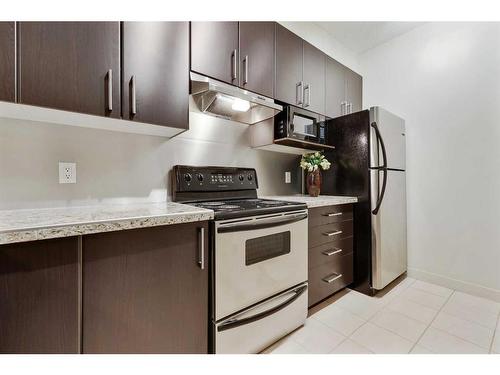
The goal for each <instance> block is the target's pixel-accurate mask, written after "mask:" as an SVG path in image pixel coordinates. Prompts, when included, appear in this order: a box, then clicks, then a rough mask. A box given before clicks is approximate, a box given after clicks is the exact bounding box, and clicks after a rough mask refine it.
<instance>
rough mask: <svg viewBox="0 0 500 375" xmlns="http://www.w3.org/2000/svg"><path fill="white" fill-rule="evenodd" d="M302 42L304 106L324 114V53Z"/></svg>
mask: <svg viewBox="0 0 500 375" xmlns="http://www.w3.org/2000/svg"><path fill="white" fill-rule="evenodd" d="M303 43H304V108H307V109H308V110H310V111H313V112H316V113H320V114H323V115H324V114H325V66H326V55H325V54H324V53H323V52H321V51H320V50H319V49H317V48H316V47H314V46H312V45H311V44H309V43H307V42H303Z"/></svg>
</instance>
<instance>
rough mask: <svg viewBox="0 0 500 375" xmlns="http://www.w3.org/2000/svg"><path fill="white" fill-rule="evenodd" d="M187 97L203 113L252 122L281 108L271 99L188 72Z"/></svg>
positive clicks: (262, 119) (279, 110) (268, 117)
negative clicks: (188, 93)
mask: <svg viewBox="0 0 500 375" xmlns="http://www.w3.org/2000/svg"><path fill="white" fill-rule="evenodd" d="M191 96H192V97H193V99H194V102H195V103H196V106H197V107H198V109H199V110H200V111H202V112H204V113H206V114H209V115H212V116H217V117H222V118H224V119H226V120H232V121H238V122H242V123H244V124H249V125H252V124H256V123H257V122H261V121H264V120H267V119H270V118H272V117H274V116H275V115H276V114H277V113H279V112H281V111H282V110H283V107H282V106H281V105H278V104H276V103H275V102H274V100H273V99H271V98H268V97H265V96H262V95H259V94H255V93H253V92H250V91H247V90H244V89H241V88H238V87H235V86H231V85H229V84H227V83H223V82H220V81H217V80H214V79H212V78H208V77H205V76H202V75H200V74H198V73H194V72H191Z"/></svg>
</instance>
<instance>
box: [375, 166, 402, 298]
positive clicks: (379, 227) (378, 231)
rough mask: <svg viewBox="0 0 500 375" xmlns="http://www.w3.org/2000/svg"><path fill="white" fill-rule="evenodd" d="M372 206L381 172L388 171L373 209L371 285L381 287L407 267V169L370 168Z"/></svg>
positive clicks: (378, 190)
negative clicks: (374, 211)
mask: <svg viewBox="0 0 500 375" xmlns="http://www.w3.org/2000/svg"><path fill="white" fill-rule="evenodd" d="M370 173H371V194H372V199H371V202H372V210H373V209H375V207H376V204H377V201H378V200H379V198H380V194H381V193H382V181H383V174H384V173H387V183H386V189H385V194H384V196H383V199H382V202H381V204H380V209H379V211H378V212H377V214H376V215H375V214H373V212H372V227H371V231H372V287H373V288H374V289H376V290H380V289H383V288H384V287H385V286H387V285H388V284H389V283H390V282H391V281H393V280H394V279H396V278H397V277H398V276H400V275H401V274H403V273H404V272H406V270H407V249H406V246H407V245H406V243H407V242H406V173H405V172H403V171H393V170H386V171H383V170H380V171H377V170H372V171H371V172H370Z"/></svg>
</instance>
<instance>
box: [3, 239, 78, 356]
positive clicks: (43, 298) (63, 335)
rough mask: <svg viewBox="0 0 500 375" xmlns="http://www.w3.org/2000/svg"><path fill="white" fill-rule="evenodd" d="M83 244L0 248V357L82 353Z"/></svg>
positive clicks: (38, 243)
mask: <svg viewBox="0 0 500 375" xmlns="http://www.w3.org/2000/svg"><path fill="white" fill-rule="evenodd" d="M78 287H79V273H78V238H77V237H68V238H61V239H54V240H41V241H33V242H24V243H19V244H9V245H2V246H0V353H46V354H49V353H52V354H54V353H74V354H76V353H79V352H80V331H79V329H80V323H79V307H80V306H79V303H78V301H79V299H78V289H79V288H78Z"/></svg>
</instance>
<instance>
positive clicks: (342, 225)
mask: <svg viewBox="0 0 500 375" xmlns="http://www.w3.org/2000/svg"><path fill="white" fill-rule="evenodd" d="M351 236H352V220H348V221H340V222H338V223H331V224H326V225H320V226H317V227H309V247H310V248H311V247H315V246H319V245H322V244H324V243H330V242H332V241H336V240H338V239H339V238H346V237H351Z"/></svg>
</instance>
